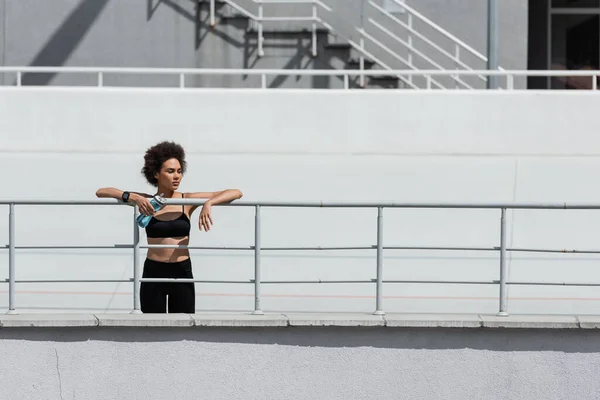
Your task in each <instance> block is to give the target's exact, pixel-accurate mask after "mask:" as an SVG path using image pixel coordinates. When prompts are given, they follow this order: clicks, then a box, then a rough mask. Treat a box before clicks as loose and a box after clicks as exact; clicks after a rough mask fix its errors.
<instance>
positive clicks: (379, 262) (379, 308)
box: [373, 207, 385, 315]
mask: <svg viewBox="0 0 600 400" xmlns="http://www.w3.org/2000/svg"><path fill="white" fill-rule="evenodd" d="M376 292H377V293H376V299H375V301H376V304H375V312H374V313H373V314H374V315H385V312H384V311H383V304H382V301H383V208H382V207H378V208H377V289H376Z"/></svg>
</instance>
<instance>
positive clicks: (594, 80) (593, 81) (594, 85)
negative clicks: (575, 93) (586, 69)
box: [592, 75, 598, 90]
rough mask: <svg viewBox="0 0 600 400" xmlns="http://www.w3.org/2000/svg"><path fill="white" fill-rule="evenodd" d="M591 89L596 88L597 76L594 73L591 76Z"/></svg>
mask: <svg viewBox="0 0 600 400" xmlns="http://www.w3.org/2000/svg"><path fill="white" fill-rule="evenodd" d="M592 90H598V77H597V76H596V75H593V76H592Z"/></svg>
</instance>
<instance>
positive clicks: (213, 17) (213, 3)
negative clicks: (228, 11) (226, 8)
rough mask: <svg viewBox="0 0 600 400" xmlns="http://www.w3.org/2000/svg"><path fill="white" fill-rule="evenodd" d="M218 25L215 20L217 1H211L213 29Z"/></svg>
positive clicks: (211, 24)
mask: <svg viewBox="0 0 600 400" xmlns="http://www.w3.org/2000/svg"><path fill="white" fill-rule="evenodd" d="M216 25H217V20H216V18H215V0H210V26H212V27H213V28H214V27H215V26H216Z"/></svg>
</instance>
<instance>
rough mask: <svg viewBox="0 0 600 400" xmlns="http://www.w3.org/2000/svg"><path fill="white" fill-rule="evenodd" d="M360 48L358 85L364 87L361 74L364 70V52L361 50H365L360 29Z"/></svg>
mask: <svg viewBox="0 0 600 400" xmlns="http://www.w3.org/2000/svg"><path fill="white" fill-rule="evenodd" d="M360 48H361V50H362V51H361V52H360V59H359V62H360V72H361V74H360V87H361V88H363V89H364V87H365V74H363V73H362V72H364V70H365V54H364V53H363V51H364V50H365V38H364V37H363V31H362V30H361V31H360Z"/></svg>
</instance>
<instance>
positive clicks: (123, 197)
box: [121, 192, 129, 203]
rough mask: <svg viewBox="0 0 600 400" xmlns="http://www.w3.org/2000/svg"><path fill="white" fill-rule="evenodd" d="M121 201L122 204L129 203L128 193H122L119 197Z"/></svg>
mask: <svg viewBox="0 0 600 400" xmlns="http://www.w3.org/2000/svg"><path fill="white" fill-rule="evenodd" d="M121 200H123V202H124V203H127V202H128V201H129V192H123V196H121Z"/></svg>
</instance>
